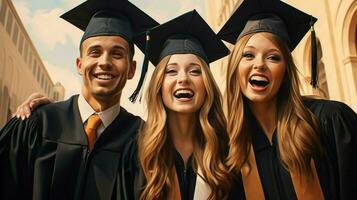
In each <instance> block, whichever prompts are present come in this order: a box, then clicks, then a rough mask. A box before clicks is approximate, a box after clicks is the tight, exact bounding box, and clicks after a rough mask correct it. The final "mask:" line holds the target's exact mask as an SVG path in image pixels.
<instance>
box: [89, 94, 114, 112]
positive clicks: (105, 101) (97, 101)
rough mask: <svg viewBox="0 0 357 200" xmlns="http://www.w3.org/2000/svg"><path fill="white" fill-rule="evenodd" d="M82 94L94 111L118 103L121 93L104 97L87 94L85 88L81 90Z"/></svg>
mask: <svg viewBox="0 0 357 200" xmlns="http://www.w3.org/2000/svg"><path fill="white" fill-rule="evenodd" d="M82 95H83V97H84V99H85V100H86V101H87V102H88V104H89V105H90V106H91V107H92V108H93V110H95V112H102V111H104V110H106V109H108V108H110V107H112V106H114V105H115V104H118V103H119V105H120V96H121V94H118V95H112V96H105V97H95V96H93V95H89V94H88V92H86V91H85V90H82Z"/></svg>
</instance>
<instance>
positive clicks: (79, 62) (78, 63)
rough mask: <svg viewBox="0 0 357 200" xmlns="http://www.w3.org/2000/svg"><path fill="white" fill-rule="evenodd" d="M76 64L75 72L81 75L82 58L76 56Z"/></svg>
mask: <svg viewBox="0 0 357 200" xmlns="http://www.w3.org/2000/svg"><path fill="white" fill-rule="evenodd" d="M76 65H77V72H78V74H79V75H83V72H82V60H81V58H80V57H78V58H77V59H76Z"/></svg>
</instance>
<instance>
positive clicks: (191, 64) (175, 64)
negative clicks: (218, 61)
mask: <svg viewBox="0 0 357 200" xmlns="http://www.w3.org/2000/svg"><path fill="white" fill-rule="evenodd" d="M169 65H174V66H177V65H178V64H177V63H176V62H173V63H168V64H167V66H169ZM188 66H200V67H201V65H200V64H199V63H195V62H191V63H189V64H188Z"/></svg>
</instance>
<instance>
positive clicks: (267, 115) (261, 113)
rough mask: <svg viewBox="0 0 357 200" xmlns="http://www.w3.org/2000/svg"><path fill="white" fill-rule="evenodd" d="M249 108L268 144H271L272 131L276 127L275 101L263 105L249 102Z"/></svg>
mask: <svg viewBox="0 0 357 200" xmlns="http://www.w3.org/2000/svg"><path fill="white" fill-rule="evenodd" d="M249 108H250V110H251V111H252V113H253V114H254V116H255V118H256V119H257V120H258V122H259V124H260V126H261V127H262V129H263V131H264V133H265V135H266V136H267V137H268V139H269V141H270V143H272V139H273V134H274V130H275V128H276V125H277V108H276V99H274V100H272V101H269V102H263V103H261V102H258V103H256V102H249Z"/></svg>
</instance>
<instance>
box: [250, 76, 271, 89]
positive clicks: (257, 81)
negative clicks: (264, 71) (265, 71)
mask: <svg viewBox="0 0 357 200" xmlns="http://www.w3.org/2000/svg"><path fill="white" fill-rule="evenodd" d="M249 83H250V84H251V85H252V86H257V87H265V86H267V85H268V84H269V80H268V78H266V77H264V76H258V75H253V76H251V77H250V79H249Z"/></svg>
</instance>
